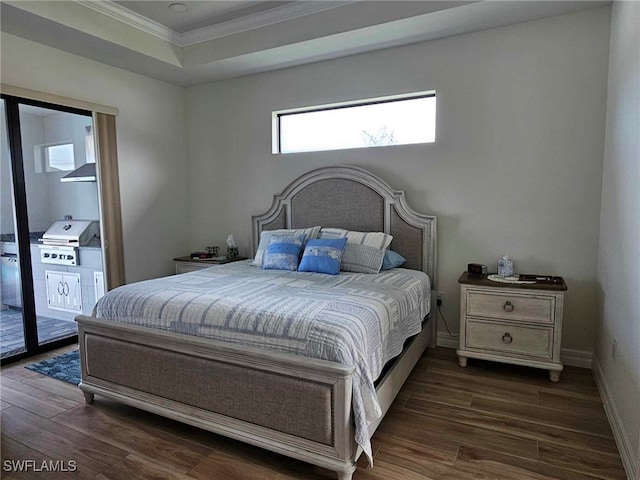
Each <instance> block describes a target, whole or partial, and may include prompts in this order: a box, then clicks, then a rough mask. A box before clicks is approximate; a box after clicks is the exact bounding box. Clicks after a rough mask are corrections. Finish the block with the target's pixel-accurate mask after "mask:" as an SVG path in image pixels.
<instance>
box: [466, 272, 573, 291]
mask: <svg viewBox="0 0 640 480" xmlns="http://www.w3.org/2000/svg"><path fill="white" fill-rule="evenodd" d="M556 278H559V279H560V281H559V282H558V283H545V282H539V283H503V282H494V281H491V280H489V279H488V278H487V275H474V274H471V273H469V272H463V273H462V275H460V278H458V283H462V284H464V285H476V286H482V287H497V288H524V289H528V290H553V291H565V290H567V284H566V283H565V281H564V278H562V277H556Z"/></svg>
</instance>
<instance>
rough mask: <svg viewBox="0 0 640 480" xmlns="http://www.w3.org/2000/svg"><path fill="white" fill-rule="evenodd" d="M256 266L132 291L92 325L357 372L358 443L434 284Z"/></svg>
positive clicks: (103, 308)
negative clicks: (112, 324) (382, 381)
mask: <svg viewBox="0 0 640 480" xmlns="http://www.w3.org/2000/svg"><path fill="white" fill-rule="evenodd" d="M249 262H250V261H244V262H235V263H230V264H226V265H219V266H214V267H211V268H206V269H203V270H198V271H195V272H190V273H186V274H182V275H175V276H170V277H165V278H159V279H155V280H148V281H144V282H139V283H134V284H131V285H125V286H123V287H120V288H117V289H115V290H113V291H111V292H109V293H108V294H107V295H105V296H104V297H102V298H101V299H100V301H99V302H98V304H97V305H96V308H95V312H94V316H96V317H98V318H104V319H108V320H112V321H116V322H123V323H130V324H136V325H140V326H145V327H150V328H159V329H163V330H169V331H172V332H178V333H184V334H187V335H196V336H200V337H207V338H213V339H216V340H222V341H225V342H231V343H237V344H243V345H252V346H256V347H261V348H266V349H271V350H275V351H279V352H289V353H293V354H296V355H303V356H306V357H312V358H319V359H324V360H330V361H335V362H339V363H342V364H344V365H353V366H355V367H356V370H355V373H354V378H353V412H354V416H355V425H356V428H355V430H356V441H357V443H358V444H359V445H360V446H362V448H363V450H364V452H365V453H366V454H367V456H368V457H369V459H371V445H370V442H369V431H368V425H369V423H370V422H372V421H373V420H375V419H377V418H378V417H379V416H380V415H381V411H380V406H379V404H378V399H377V396H376V391H375V388H374V384H373V382H374V381H375V380H376V379H377V378H378V376H379V375H380V372H381V370H382V367H383V366H384V365H385V363H387V362H388V361H389V360H391V359H392V358H394V357H395V356H397V355H398V354H400V352H401V351H402V347H403V343H404V341H405V340H406V339H407V338H408V337H410V336H412V335H415V334H417V333H419V332H420V330H421V322H422V320H423V318H424V317H425V315H426V314H427V313H428V312H429V308H430V305H429V302H430V283H429V278H428V277H427V275H426V274H425V273H423V272H419V271H416V270H406V269H400V268H398V269H393V270H389V271H386V272H381V273H379V274H359V273H347V272H341V273H340V275H335V276H333V275H323V274H319V273H303V272H288V271H281V270H262V269H260V268H258V267H252V266H249Z"/></svg>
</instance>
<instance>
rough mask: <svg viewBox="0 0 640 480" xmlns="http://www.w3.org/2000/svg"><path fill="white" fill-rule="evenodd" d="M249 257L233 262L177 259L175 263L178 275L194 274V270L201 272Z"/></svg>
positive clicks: (189, 258) (233, 260)
mask: <svg viewBox="0 0 640 480" xmlns="http://www.w3.org/2000/svg"><path fill="white" fill-rule="evenodd" d="M246 259H247V257H237V258H234V259H232V260H229V259H226V260H206V259H205V260H193V259H192V258H191V257H190V256H188V255H187V256H186V257H176V258H174V259H173V261H174V262H175V264H176V274H180V273H187V272H193V271H194V270H200V269H201V268H208V267H212V266H214V265H222V264H225V263H231V262H238V261H240V260H246Z"/></svg>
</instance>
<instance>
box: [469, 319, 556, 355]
mask: <svg viewBox="0 0 640 480" xmlns="http://www.w3.org/2000/svg"><path fill="white" fill-rule="evenodd" d="M465 347H466V348H474V349H482V350H490V351H499V352H506V353H512V354H513V353H515V354H521V355H528V356H534V357H539V358H544V359H549V358H552V356H553V328H552V327H525V326H520V325H513V324H503V323H496V322H489V321H484V320H478V319H467V325H466V335H465Z"/></svg>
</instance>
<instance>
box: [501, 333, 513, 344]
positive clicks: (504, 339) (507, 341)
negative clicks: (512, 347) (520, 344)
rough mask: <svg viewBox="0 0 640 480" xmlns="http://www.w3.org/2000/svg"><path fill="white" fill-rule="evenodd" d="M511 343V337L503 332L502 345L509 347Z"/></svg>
mask: <svg viewBox="0 0 640 480" xmlns="http://www.w3.org/2000/svg"><path fill="white" fill-rule="evenodd" d="M511 342H513V337H512V336H511V334H510V333H509V332H505V334H504V335H502V343H506V344H507V345H509V344H510V343H511Z"/></svg>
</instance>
